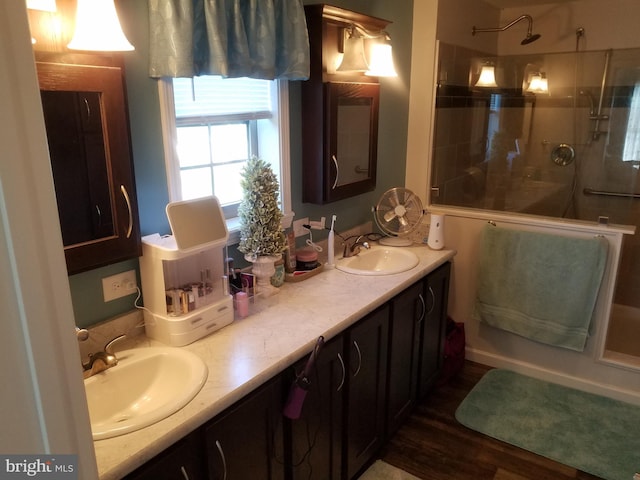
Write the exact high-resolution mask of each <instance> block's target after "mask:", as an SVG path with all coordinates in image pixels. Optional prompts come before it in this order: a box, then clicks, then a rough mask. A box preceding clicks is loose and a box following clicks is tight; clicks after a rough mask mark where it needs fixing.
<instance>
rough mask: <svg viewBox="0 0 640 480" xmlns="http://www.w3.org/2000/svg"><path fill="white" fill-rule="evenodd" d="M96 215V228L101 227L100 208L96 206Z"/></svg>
mask: <svg viewBox="0 0 640 480" xmlns="http://www.w3.org/2000/svg"><path fill="white" fill-rule="evenodd" d="M96 213H97V214H98V228H101V227H102V212H101V211H100V206H99V205H96Z"/></svg>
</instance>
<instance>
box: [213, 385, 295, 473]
mask: <svg viewBox="0 0 640 480" xmlns="http://www.w3.org/2000/svg"><path fill="white" fill-rule="evenodd" d="M282 388H283V387H282V378H281V377H277V378H276V379H274V380H272V381H270V382H268V384H266V385H265V386H263V387H260V388H259V389H258V390H257V391H255V392H253V393H251V394H250V395H249V396H247V398H245V399H243V400H241V401H240V402H238V403H237V404H236V405H235V406H233V407H231V408H230V409H229V410H228V411H227V412H225V413H223V414H222V415H220V416H219V417H217V418H216V419H214V420H213V421H212V422H211V423H209V424H207V425H206V426H205V427H204V437H205V448H206V458H207V463H208V471H209V477H208V478H209V479H210V480H236V479H237V480H244V479H248V478H256V479H258V478H260V479H264V480H284V478H285V476H284V443H283V435H282V424H283V420H282V406H283V403H284V400H283V396H282Z"/></svg>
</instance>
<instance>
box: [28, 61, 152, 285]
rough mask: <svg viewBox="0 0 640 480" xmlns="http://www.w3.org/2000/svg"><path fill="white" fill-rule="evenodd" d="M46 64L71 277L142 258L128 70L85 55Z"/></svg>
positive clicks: (43, 86)
mask: <svg viewBox="0 0 640 480" xmlns="http://www.w3.org/2000/svg"><path fill="white" fill-rule="evenodd" d="M38 58H39V61H37V62H36V68H37V71H38V82H39V84H40V94H41V100H42V107H43V114H44V120H45V126H46V129H47V140H48V143H49V156H50V159H51V170H52V173H53V180H54V185H55V191H56V199H57V203H58V215H59V218H60V226H61V230H62V240H63V244H64V249H65V257H66V261H67V271H68V273H69V274H75V273H79V272H83V271H86V270H90V269H94V268H97V267H101V266H104V265H108V264H111V263H116V262H119V261H123V260H127V259H130V258H136V257H138V256H140V255H141V254H142V252H141V244H140V232H139V226H138V209H137V200H136V189H135V182H134V172H133V162H132V157H131V146H130V143H131V142H130V138H129V121H128V113H127V103H126V95H125V88H124V73H123V68H122V65H121V62H120V61H118V60H114V59H112V58H109V57H100V56H91V55H81V54H77V55H73V56H64V55H57V54H56V55H51V54H49V55H46V54H42V53H40V54H39V55H38ZM70 60H75V61H84V62H86V63H82V64H80V63H69V61H70Z"/></svg>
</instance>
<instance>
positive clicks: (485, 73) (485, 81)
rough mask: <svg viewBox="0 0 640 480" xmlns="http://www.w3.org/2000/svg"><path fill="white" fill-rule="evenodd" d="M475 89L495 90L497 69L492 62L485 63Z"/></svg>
mask: <svg viewBox="0 0 640 480" xmlns="http://www.w3.org/2000/svg"><path fill="white" fill-rule="evenodd" d="M474 86H475V87H483V88H492V87H493V88H495V87H497V86H498V84H497V83H496V67H495V65H494V64H493V63H491V62H485V63H484V64H483V65H482V68H481V69H480V77H479V78H478V81H477V82H476V83H475V85H474Z"/></svg>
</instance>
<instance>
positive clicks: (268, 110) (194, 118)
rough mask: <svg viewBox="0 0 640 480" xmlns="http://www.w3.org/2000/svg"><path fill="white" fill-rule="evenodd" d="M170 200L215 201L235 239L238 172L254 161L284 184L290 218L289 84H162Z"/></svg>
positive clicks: (205, 79)
mask: <svg viewBox="0 0 640 480" xmlns="http://www.w3.org/2000/svg"><path fill="white" fill-rule="evenodd" d="M160 97H161V116H162V124H163V137H164V144H165V159H166V169H167V180H168V184H169V198H170V200H171V201H179V200H189V199H192V198H198V197H203V196H208V195H215V196H216V197H218V200H219V201H220V204H221V205H222V209H223V211H224V214H225V217H226V218H227V226H228V228H229V230H230V231H233V230H234V229H236V228H237V219H236V216H237V210H238V204H239V203H240V200H241V197H242V189H241V187H240V172H241V171H242V168H243V167H244V165H245V162H246V161H247V160H248V159H249V158H250V157H251V156H252V155H256V156H259V157H260V158H262V159H264V160H266V161H267V162H269V163H270V164H271V167H272V168H273V171H274V172H275V174H276V175H277V176H278V179H279V181H280V200H281V204H282V209H283V213H285V215H286V214H288V213H289V212H290V210H291V201H290V188H289V122H288V114H287V113H288V89H287V82H286V81H269V80H256V79H248V78H234V79H223V78H220V77H213V76H202V77H195V78H194V79H193V80H192V79H190V78H174V79H163V80H161V81H160Z"/></svg>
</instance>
